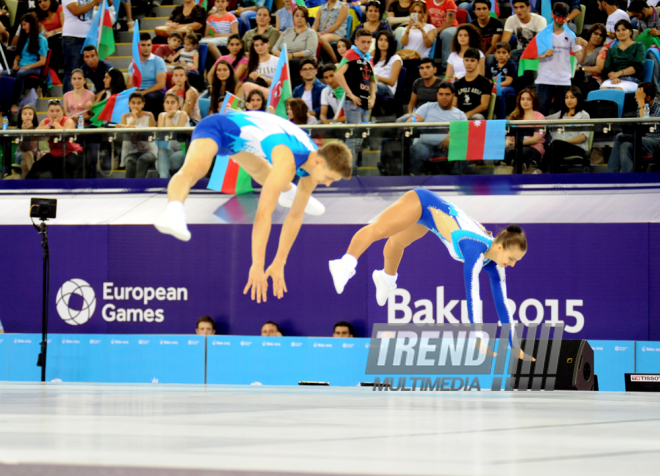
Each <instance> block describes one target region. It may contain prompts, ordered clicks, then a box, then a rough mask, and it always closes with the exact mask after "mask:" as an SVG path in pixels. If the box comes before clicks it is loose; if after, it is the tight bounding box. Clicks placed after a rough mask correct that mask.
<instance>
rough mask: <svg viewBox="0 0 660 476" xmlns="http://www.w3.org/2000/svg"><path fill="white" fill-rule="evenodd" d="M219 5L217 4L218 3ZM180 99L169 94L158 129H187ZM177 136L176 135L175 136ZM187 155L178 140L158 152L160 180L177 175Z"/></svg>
mask: <svg viewBox="0 0 660 476" xmlns="http://www.w3.org/2000/svg"><path fill="white" fill-rule="evenodd" d="M216 4H217V3H216ZM179 104H180V103H179V97H178V96H177V95H176V94H175V93H167V94H166V95H165V101H164V102H163V109H165V112H161V113H160V114H159V115H158V127H167V128H172V127H186V126H187V125H188V114H186V113H185V112H184V111H181V110H180V109H179ZM175 135H176V134H175ZM184 157H185V153H184V152H183V150H181V144H180V143H179V141H177V140H171V141H169V142H168V143H167V146H166V147H161V148H160V149H159V150H158V173H159V175H160V178H170V177H172V175H174V174H175V173H177V172H178V171H179V169H180V168H181V166H182V165H183V159H184Z"/></svg>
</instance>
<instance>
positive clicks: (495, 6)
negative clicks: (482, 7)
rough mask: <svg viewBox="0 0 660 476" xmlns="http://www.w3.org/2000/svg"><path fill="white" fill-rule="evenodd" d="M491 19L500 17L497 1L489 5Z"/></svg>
mask: <svg viewBox="0 0 660 476" xmlns="http://www.w3.org/2000/svg"><path fill="white" fill-rule="evenodd" d="M489 15H490V16H491V17H493V18H499V17H500V5H499V2H498V1H497V0H494V1H492V2H491V3H490V14H489Z"/></svg>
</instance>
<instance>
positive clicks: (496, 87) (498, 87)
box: [493, 73, 502, 96]
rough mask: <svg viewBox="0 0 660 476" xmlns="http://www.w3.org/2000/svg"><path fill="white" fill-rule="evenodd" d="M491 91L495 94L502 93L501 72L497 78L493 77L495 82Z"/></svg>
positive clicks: (499, 94)
mask: <svg viewBox="0 0 660 476" xmlns="http://www.w3.org/2000/svg"><path fill="white" fill-rule="evenodd" d="M493 92H494V93H495V96H501V95H502V73H500V74H498V75H497V78H496V79H495V84H494V85H493Z"/></svg>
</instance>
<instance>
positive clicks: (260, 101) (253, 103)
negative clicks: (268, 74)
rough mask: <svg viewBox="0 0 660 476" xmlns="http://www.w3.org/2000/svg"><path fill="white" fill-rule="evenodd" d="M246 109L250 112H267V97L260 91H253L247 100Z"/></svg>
mask: <svg viewBox="0 0 660 476" xmlns="http://www.w3.org/2000/svg"><path fill="white" fill-rule="evenodd" d="M245 109H247V110H248V111H265V110H266V96H264V93H262V92H261V91H260V90H258V89H253V90H252V91H250V93H249V94H248V95H247V97H246V98H245Z"/></svg>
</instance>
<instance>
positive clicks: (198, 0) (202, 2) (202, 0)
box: [195, 0, 206, 10]
mask: <svg viewBox="0 0 660 476" xmlns="http://www.w3.org/2000/svg"><path fill="white" fill-rule="evenodd" d="M195 3H196V4H197V5H199V6H200V7H202V8H203V9H204V10H206V0H195Z"/></svg>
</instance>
